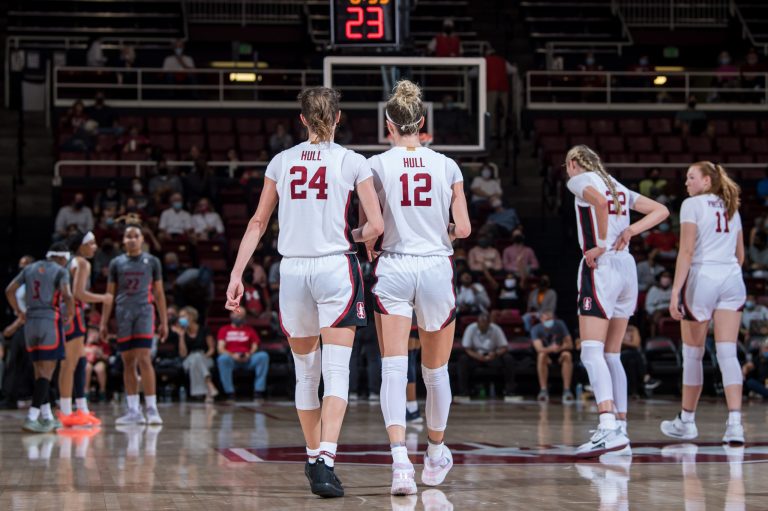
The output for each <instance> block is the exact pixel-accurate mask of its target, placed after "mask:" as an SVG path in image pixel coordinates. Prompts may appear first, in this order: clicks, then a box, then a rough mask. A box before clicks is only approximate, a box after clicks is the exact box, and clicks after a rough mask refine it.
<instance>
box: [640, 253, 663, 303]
mask: <svg viewBox="0 0 768 511" xmlns="http://www.w3.org/2000/svg"><path fill="white" fill-rule="evenodd" d="M654 257H655V253H654V252H653V251H650V250H646V251H645V253H644V254H638V258H643V259H642V260H641V261H640V262H638V263H637V290H638V291H639V292H641V293H645V292H646V291H648V290H649V289H650V288H651V286H652V285H654V284H655V283H656V281H657V279H658V277H659V275H660V274H661V272H663V271H664V267H663V266H662V265H660V264H659V263H658V262H657V261H656V259H655V258H654Z"/></svg>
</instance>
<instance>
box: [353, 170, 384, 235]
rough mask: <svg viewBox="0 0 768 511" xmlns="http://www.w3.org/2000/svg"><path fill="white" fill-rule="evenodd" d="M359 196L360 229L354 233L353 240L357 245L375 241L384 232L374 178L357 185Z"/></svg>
mask: <svg viewBox="0 0 768 511" xmlns="http://www.w3.org/2000/svg"><path fill="white" fill-rule="evenodd" d="M357 196H358V197H359V198H360V209H361V215H360V227H358V228H357V229H355V230H353V231H352V239H353V240H354V241H355V242H356V243H365V242H366V241H371V240H375V239H376V238H378V237H379V236H381V233H383V232H384V217H382V216H381V204H380V203H379V197H378V195H376V189H375V188H374V186H373V178H368V179H366V180H365V181H362V182H360V183H358V184H357ZM363 222H365V223H363Z"/></svg>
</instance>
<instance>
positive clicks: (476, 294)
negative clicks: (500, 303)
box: [456, 271, 491, 315]
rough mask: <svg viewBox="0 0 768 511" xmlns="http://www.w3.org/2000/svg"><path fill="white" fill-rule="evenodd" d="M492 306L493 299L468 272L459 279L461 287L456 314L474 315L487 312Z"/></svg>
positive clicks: (458, 293)
mask: <svg viewBox="0 0 768 511" xmlns="http://www.w3.org/2000/svg"><path fill="white" fill-rule="evenodd" d="M490 306H491V299H490V298H489V297H488V292H487V291H486V290H485V288H484V287H483V285H482V284H480V283H479V282H475V279H474V277H472V274H471V273H469V272H468V271H466V272H464V273H462V274H461V276H460V277H459V286H458V291H457V293H456V313H457V314H460V315H461V314H463V315H473V314H478V313H480V312H487V311H488V310H489V308H490Z"/></svg>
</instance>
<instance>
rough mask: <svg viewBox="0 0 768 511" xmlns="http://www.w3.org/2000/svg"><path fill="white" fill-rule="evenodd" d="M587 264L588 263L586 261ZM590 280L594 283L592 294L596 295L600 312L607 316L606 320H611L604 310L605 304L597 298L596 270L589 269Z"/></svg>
mask: <svg viewBox="0 0 768 511" xmlns="http://www.w3.org/2000/svg"><path fill="white" fill-rule="evenodd" d="M585 264H586V261H585ZM589 280H591V281H592V294H593V295H594V296H593V298H594V299H595V303H596V304H597V306H598V307H600V312H602V313H603V316H605V318H606V319H610V318H609V317H608V314H606V313H605V309H603V304H601V303H600V298H599V297H598V296H597V286H596V285H595V269H594V268H589Z"/></svg>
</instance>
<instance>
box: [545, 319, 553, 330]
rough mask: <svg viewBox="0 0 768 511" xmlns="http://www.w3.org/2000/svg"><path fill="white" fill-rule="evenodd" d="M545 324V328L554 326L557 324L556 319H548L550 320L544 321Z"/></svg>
mask: <svg viewBox="0 0 768 511" xmlns="http://www.w3.org/2000/svg"><path fill="white" fill-rule="evenodd" d="M543 324H544V328H552V327H553V326H555V320H554V319H548V320H546V321H544V323H543Z"/></svg>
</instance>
